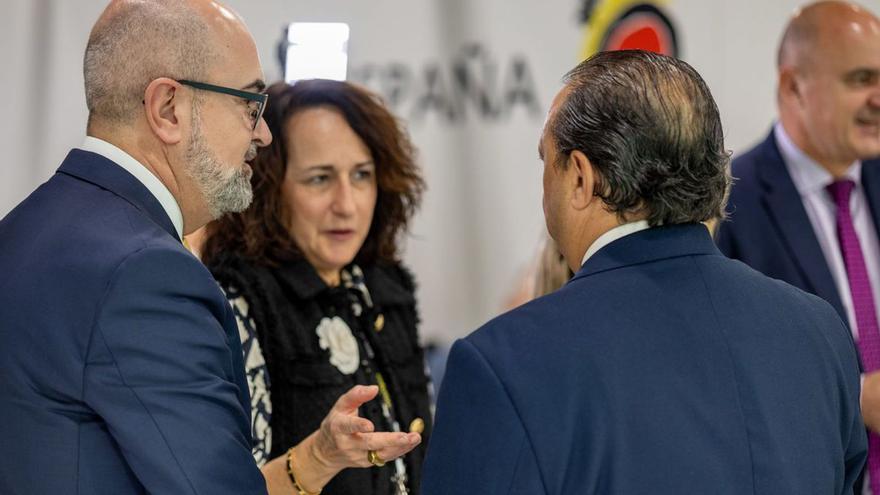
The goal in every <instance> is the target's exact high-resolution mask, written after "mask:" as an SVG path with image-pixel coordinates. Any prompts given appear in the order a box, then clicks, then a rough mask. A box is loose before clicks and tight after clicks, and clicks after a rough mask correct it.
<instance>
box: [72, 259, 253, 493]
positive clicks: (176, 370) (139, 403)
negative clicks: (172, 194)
mask: <svg viewBox="0 0 880 495" xmlns="http://www.w3.org/2000/svg"><path fill="white" fill-rule="evenodd" d="M223 304H225V300H224V298H223V296H222V293H221V292H220V290H219V288H218V286H217V285H216V284H215V283H214V282H213V280H212V279H211V278H210V277H209V276H207V272H206V271H205V270H204V268H203V267H202V266H201V265H200V264H198V262H196V261H195V260H193V259H192V257H191V256H190V255H189V254H188V253H186V252H182V251H181V252H177V251H173V250H168V249H161V250H160V249H151V248H147V249H144V250H142V251H139V252H137V253H135V254H133V255H131V256H130V257H129V258H128V259H126V260H125V261H124V262H123V263H122V264H121V265H120V266H119V267H118V268H117V270H116V273H115V275H114V277H113V279H112V280H111V282H110V284H109V286H108V288H107V292H106V295H105V296H104V300H103V304H102V305H101V307H100V308H99V309H98V315H97V317H96V322H95V326H94V328H93V332H92V337H91V343H90V345H89V356H88V358H87V366H86V371H85V385H84V387H85V390H84V396H85V398H86V401H87V402H88V403H89V404H90V405H91V406H92V408H93V409H94V410H95V412H96V413H97V414H98V415H99V416H100V417H101V418H102V419H103V421H104V422H106V424H107V428H108V430H109V432H110V434H111V435H112V436H113V438H114V439H115V440H116V443H117V444H118V446H119V448H120V450H121V452H122V454H123V456H124V457H125V459H126V461H127V463H128V465H129V466H130V468H131V469H132V471H133V472H134V474H135V475H136V476H137V478H138V479H139V480H140V482H141V483H142V484H143V485H144V487H145V488H146V491H147V492H149V493H175V494H185V493H186V494H210V495H222V494H230V495H231V494H236V495H241V494H265V493H266V491H265V481H264V479H263V477H262V475H261V473H260V472H259V470H258V469H257V467H256V464H255V463H254V459H253V457H252V456H251V446H250V443H249V442H250V436H249V434H248V424H249V422H248V416H249V414H248V413H249V411H248V412H247V413H246V412H245V411H244V410H243V409H242V404H241V402H240V400H239V397H240V396H239V393H240V391H239V390H238V386H237V385H236V384H235V381H234V380H235V373H236V370H235V369H234V366H233V364H232V363H233V361H232V357H231V356H232V354H231V353H232V351H231V349H230V346H229V343H228V341H227V335H226V332H225V331H224V329H223V326H222V325H221V323H220V320H219V318H222V314H223V313H222V311H223V310H224V308H223V306H222V305H223Z"/></svg>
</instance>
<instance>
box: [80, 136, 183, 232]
mask: <svg viewBox="0 0 880 495" xmlns="http://www.w3.org/2000/svg"><path fill="white" fill-rule="evenodd" d="M80 149H81V150H84V151H90V152H92V153H96V154H98V155H101V156H103V157H104V158H106V159H108V160H110V161H112V162H113V163H115V164H117V165H119V166H120V167H122V168H124V169H125V170H126V171H127V172H128V173H130V174H131V175H133V176H134V177H135V178H136V179H137V180H138V181H140V182H141V184H143V185H144V187H146V188H147V190H149V191H150V193H151V194H152V195H153V196H154V197H155V198H156V200H157V201H159V204H160V205H162V209H164V210H165V213H166V214H167V215H168V218H170V219H171V223H172V224H174V230H176V231H177V236H178V237H179V238H180V239H183V213H181V211H180V205H178V204H177V200H176V199H174V196H173V195H172V194H171V191H169V190H168V188H167V187H165V184H162V182H161V181H160V180H159V179H158V178H157V177H156V176H155V175H153V173H152V172H150V171H149V170H148V169H147V167H145V166H143V165H142V164H141V163H140V162H139V161H137V160H135V159H134V157H132V156H131V155H129V154H128V153H126V152H125V151H122V150H121V149H119V148H117V147H116V146H114V145H112V144H110V143H108V142H107V141H104V140H103V139H98V138H96V137H92V136H86V139H85V141H83V144H82V146H80Z"/></svg>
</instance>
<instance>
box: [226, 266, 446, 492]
mask: <svg viewBox="0 0 880 495" xmlns="http://www.w3.org/2000/svg"><path fill="white" fill-rule="evenodd" d="M209 268H210V269H211V272H212V273H213V274H214V276H215V277H216V278H217V280H218V282H220V285H221V286H223V287H224V288H228V287H230V286H232V287H235V288H236V289H238V291H239V292H240V293H241V294H242V295H243V296H244V298H245V300H246V301H247V303H248V305H249V307H250V316H251V317H252V318H253V320H254V323H255V326H256V333H257V338H258V340H259V342H260V346H261V347H262V349H263V354H264V357H265V360H266V366H267V368H268V372H269V380H270V389H269V390H270V397H271V400H272V419H271V426H272V451H271V453H270V456H269V457H270V459H272V458H275V457H277V456H279V455H282V454H284V453H285V452H286V451H287V449H289V448H290V447H292V446H293V445H295V444H297V443H299V442H300V441H302V440H303V439H304V438H305V437H307V436H308V435H309V434H310V433H312V432H313V431H315V430H316V429H318V427H319V426H320V424H321V420H322V419H323V418H324V417H325V416H326V415H327V413H328V412H329V411H330V408H331V407H332V406H333V404H334V403H335V402H336V400H337V399H338V398H339V396H340V395H342V394H343V393H345V392H346V391H347V390H348V389H350V388H351V387H352V386H354V385H356V384H360V385H373V384H375V383H376V382H375V378H374V376H373V375H371V374H368V373H366V372H365V370H364V367H363V366H360V367H358V369H357V370H356V371H355V372H354V373H353V374H348V375H346V374H343V373H342V372H341V371H340V370H339V369H337V368H336V366H334V365H333V364H331V363H330V352H329V351H328V350H324V349H321V348H320V346H319V338H318V335H317V333H316V331H315V330H316V328H317V326H318V324H319V322H320V321H321V320H322V318H324V317H333V316H339V317H341V318H342V319H343V320H345V322H346V323H347V324H348V325H349V327H351V330H352V332H353V333H354V334H355V335H358V332H369V334H368V335H366V337H368V338H369V342H371V345H372V347H373V348H374V351H375V352H376V354H377V356H376V359H375V365H376V366H378V367H379V369H380V371H381V372H382V375H383V377H385V379H386V382H387V383H388V387H389V389H390V390H389V391H390V394H391V397H392V402H393V404H394V410H395V415H396V417H397V420H398V422H399V423H400V427H401V429H403V430H404V431H406V429H407V428H408V427H409V424H410V422H411V421H412V420H413V419H415V418H417V417H418V418H422V419H423V420H424V422H425V431H424V433H423V434H422V443H421V444H420V445H419V446H417V447H416V448H415V449H414V450H413V451H412V452H410V453H409V454H407V455H406V456H405V457H404V460H405V462H406V471H407V476H408V478H409V482H408V483H407V486H408V487H409V489H410V493H411V494H418V493H419V484H420V481H421V476H420V474H421V466H422V461H423V459H424V455H425V449H426V446H427V443H428V438H429V437H430V432H431V411H430V401H429V397H428V378H427V376H426V375H425V368H424V353H423V350H422V348H421V347H420V346H419V341H418V334H417V331H416V326H417V324H418V315H417V312H416V306H415V298H414V283H413V279H412V276H411V275H410V273H409V272H408V271H406V270H405V269H404V268H403V267H401V266H400V265H392V264H374V265H367V266H363V265H361V269H362V270H363V273H364V279H365V283H366V286H367V288H368V290H369V292H370V296H371V298H372V302H373V307H372V309H370V310H366V311H364V312H363V314H362V315H361V316H360V317H355V316H354V314H353V312H352V310H351V305H350V303H349V300H348V295H347V291H348V290H349V289H345V288H342V287H333V288H331V287H328V286H327V285H326V284H325V283H324V281H323V280H321V278H320V277H319V276H318V274H317V273H316V272H315V270H314V268H312V266H311V265H310V264H309V263H308V262H307V261H305V260H300V261H294V262H290V263H288V264H286V265H283V266H281V267H279V268H270V267H266V266H262V265H259V264H255V263H253V262H250V261H248V260H245V259H242V258H240V257H237V256H233V255H224V256H221V257H220V258H219V259H218V260H217V261H216V262H215V263H213V264H212V265H211V266H209ZM380 315H381V317H380ZM377 320H378V321H379V323H380V324H378V325H377ZM381 320H384V325H382V324H381V323H382V321H381ZM377 328H379V329H378V330H377ZM358 342H359V351H360V355H361V356H364V355H365V353H364V348H363V345H361V344H360V339H358ZM360 414H361V416H363V417H365V418H367V419H369V420H370V421H372V422H373V424H374V425H376V430H377V431H390V430H391V427H390V425H389V424H388V422H387V421H386V420H385V418H384V416H383V415H382V412H381V403H380V398H378V397H377V398H376V399H374V400H372V401H370V402H368V403H367V404H365V405H364V406H363V407H361V410H360ZM393 474H394V463H393V462H389V463H387V464H386V465H385V466H384V467H382V468H375V467H374V468H368V469H346V470H343V471H342V472H340V473H339V474H338V475H337V476H336V477H335V478H333V480H331V481H330V483H328V484H327V486H326V487H325V488H324V491H323V493H324V494H326V495H348V494H351V495H355V494H358V495H368V494H376V495H379V494H381V495H390V494H393V493H394V489H393V487H392V486H391V482H390V479H391V476H392V475H393Z"/></svg>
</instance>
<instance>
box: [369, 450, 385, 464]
mask: <svg viewBox="0 0 880 495" xmlns="http://www.w3.org/2000/svg"><path fill="white" fill-rule="evenodd" d="M367 461H369V462H370V464H372V465H374V466H376V467H382V466H384V465H385V461H384V460H382V458H381V457H379V454H377V453H376V451H375V450H368V451H367Z"/></svg>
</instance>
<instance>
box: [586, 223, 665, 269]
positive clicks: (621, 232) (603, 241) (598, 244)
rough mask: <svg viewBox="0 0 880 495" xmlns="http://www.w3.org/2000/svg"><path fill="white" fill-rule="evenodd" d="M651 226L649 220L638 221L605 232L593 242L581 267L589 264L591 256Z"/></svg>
mask: <svg viewBox="0 0 880 495" xmlns="http://www.w3.org/2000/svg"><path fill="white" fill-rule="evenodd" d="M650 227H651V226H650V225H648V221H647V220H638V221H636V222H629V223H625V224H622V225H618V226H617V227H614V228H613V229H611V230H609V231H608V232H605V233H604V234H602V235H600V236H599V238H598V239H596V240H595V241H593V244H591V245H590V247H589V248H588V249H587V252H586V253H585V254H584V259H582V260H581V266H584V263H586V262H587V259H588V258H589V257H590V256H593V255H594V254H596V252H597V251H599V250H600V249H602V248H603V247H605V246H607V245H609V244H611V243H612V242H614V241H616V240H618V239H620V238H621V237H625V236H628V235H630V234H635V233H636V232H641V231H642V230H646V229H648V228H650Z"/></svg>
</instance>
